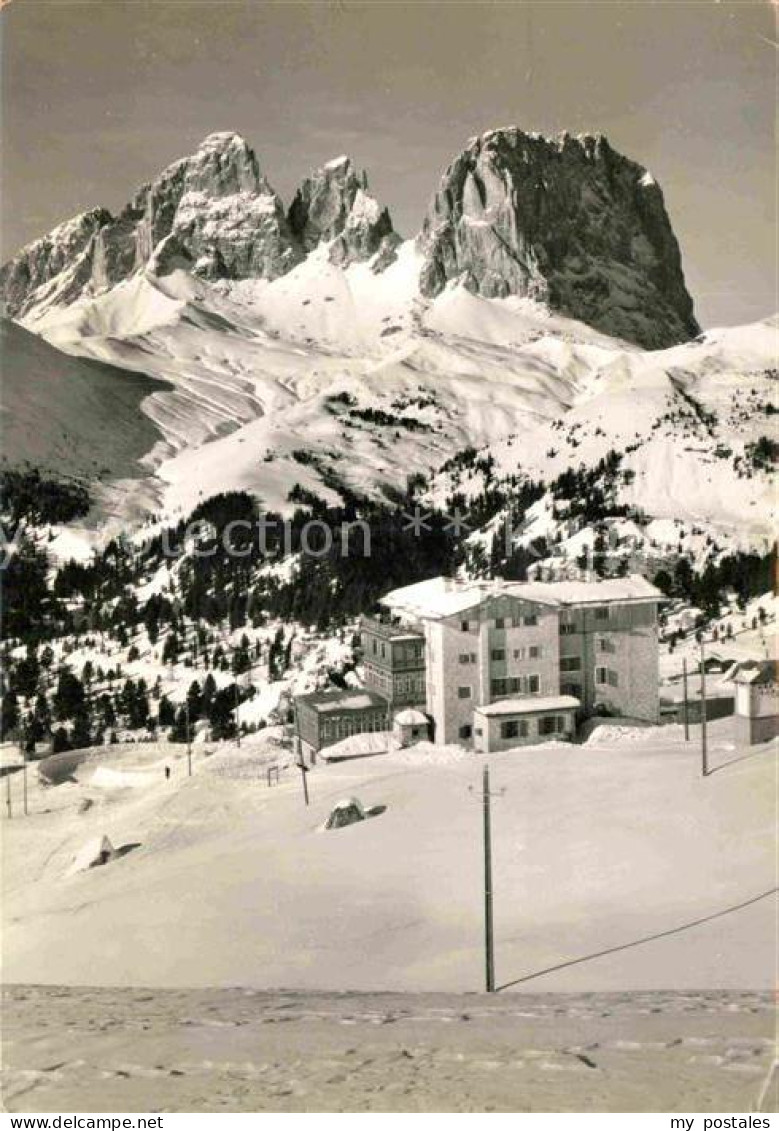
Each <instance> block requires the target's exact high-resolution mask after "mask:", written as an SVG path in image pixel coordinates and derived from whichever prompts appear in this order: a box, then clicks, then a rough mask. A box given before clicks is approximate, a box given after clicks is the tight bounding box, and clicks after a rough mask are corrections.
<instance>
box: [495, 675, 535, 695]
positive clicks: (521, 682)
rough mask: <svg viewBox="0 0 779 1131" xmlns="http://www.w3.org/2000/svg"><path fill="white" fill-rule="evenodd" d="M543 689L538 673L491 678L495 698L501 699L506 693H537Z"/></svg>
mask: <svg viewBox="0 0 779 1131" xmlns="http://www.w3.org/2000/svg"><path fill="white" fill-rule="evenodd" d="M540 690H541V679H540V676H538V675H512V676H507V677H506V679H492V680H490V694H491V695H492V697H493V699H500V698H502V697H503V696H506V695H537V694H538V692H539V691H540Z"/></svg>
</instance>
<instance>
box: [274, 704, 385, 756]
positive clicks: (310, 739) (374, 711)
mask: <svg viewBox="0 0 779 1131" xmlns="http://www.w3.org/2000/svg"><path fill="white" fill-rule="evenodd" d="M390 726H391V712H390V707H389V704H388V702H387V700H386V699H385V698H384V697H383V696H382V695H379V694H378V693H377V692H375V691H370V690H367V689H362V688H358V689H356V690H354V691H341V690H333V691H314V692H312V693H311V694H310V695H298V696H297V697H296V699H295V735H296V737H297V742H298V751H297V753H298V754H299V756H300V757H301V759H302V761H303V762H304V763H308V764H311V763H314V762H316V756H317V754H318V752H319V751H320V750H322V749H323V748H324V747H326V746H332V745H333V744H334V743H336V742H340V741H341V740H342V739H344V738H349V737H350V736H351V735H353V734H368V733H370V732H371V731H387V730H389V729H390Z"/></svg>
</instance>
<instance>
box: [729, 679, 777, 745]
mask: <svg viewBox="0 0 779 1131" xmlns="http://www.w3.org/2000/svg"><path fill="white" fill-rule="evenodd" d="M728 679H730V680H731V681H732V682H733V683H734V684H735V686H736V741H737V742H739V743H741V744H743V745H745V746H753V745H754V744H755V743H758V742H770V740H771V739H772V738H776V736H777V735H779V681H777V663H776V661H775V660H752V661H749V660H747V661H743V662H741V663H739V664H736V666H735V668H734V670H733V671H731V673H730V674H729V676H728Z"/></svg>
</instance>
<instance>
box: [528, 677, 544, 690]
mask: <svg viewBox="0 0 779 1131" xmlns="http://www.w3.org/2000/svg"><path fill="white" fill-rule="evenodd" d="M540 688H541V680H540V678H539V676H537V675H529V676H528V677H527V691H528V695H536V694H537V693H538V691H539V690H540Z"/></svg>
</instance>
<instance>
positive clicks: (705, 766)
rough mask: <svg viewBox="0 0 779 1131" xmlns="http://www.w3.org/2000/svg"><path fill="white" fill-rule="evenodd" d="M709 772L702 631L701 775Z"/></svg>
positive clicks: (704, 655)
mask: <svg viewBox="0 0 779 1131" xmlns="http://www.w3.org/2000/svg"><path fill="white" fill-rule="evenodd" d="M708 772H709V748H708V736H707V734H706V653H705V649H704V640H703V631H701V773H702V775H703V777H704V778H705V777H706V775H707V774H708Z"/></svg>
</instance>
